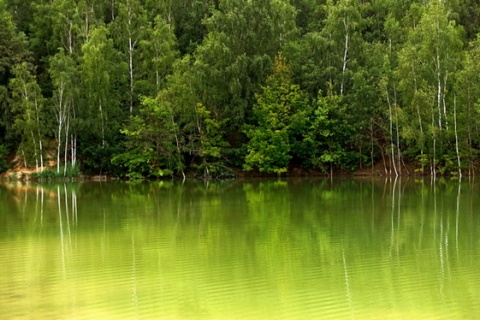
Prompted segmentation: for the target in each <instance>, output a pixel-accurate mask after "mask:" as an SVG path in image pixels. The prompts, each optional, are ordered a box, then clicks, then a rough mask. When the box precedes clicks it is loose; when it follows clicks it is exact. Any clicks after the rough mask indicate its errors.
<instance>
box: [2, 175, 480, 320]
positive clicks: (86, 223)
mask: <svg viewBox="0 0 480 320" xmlns="http://www.w3.org/2000/svg"><path fill="white" fill-rule="evenodd" d="M478 194H479V187H478V186H477V185H476V184H473V183H469V182H462V183H458V182H457V181H440V182H436V183H434V184H432V183H431V182H430V181H405V180H402V181H401V180H397V181H395V180H381V181H379V180H374V181H371V180H338V181H337V180H334V181H330V180H284V181H230V182H218V183H212V182H210V183H209V184H205V183H203V182H195V183H193V182H192V183H188V184H181V183H172V182H160V183H159V182H157V183H141V184H128V183H75V184H73V183H72V184H43V185H39V184H28V185H21V184H17V185H3V186H1V187H0V272H1V275H0V310H2V311H1V314H2V315H1V316H0V318H1V317H3V318H5V319H106V318H112V319H136V318H138V319H153V318H158V319H476V318H477V316H478V314H480V286H479V285H480V276H479V271H480V267H479V265H480V264H479V251H478V249H479V239H480V238H479V237H478V234H480V230H479V229H480V224H479V222H480V218H479V217H478V213H477V211H478V210H477V208H479V205H480V199H479V197H478V196H477V195H478Z"/></svg>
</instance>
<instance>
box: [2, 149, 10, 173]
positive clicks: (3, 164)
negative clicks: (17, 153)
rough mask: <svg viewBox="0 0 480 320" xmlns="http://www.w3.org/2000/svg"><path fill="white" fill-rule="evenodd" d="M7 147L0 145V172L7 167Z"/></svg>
mask: <svg viewBox="0 0 480 320" xmlns="http://www.w3.org/2000/svg"><path fill="white" fill-rule="evenodd" d="M7 156H8V149H7V148H6V147H5V146H2V145H0V173H1V172H3V171H6V170H8V169H9V167H10V166H9V165H8V162H7Z"/></svg>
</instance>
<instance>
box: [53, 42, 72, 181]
mask: <svg viewBox="0 0 480 320" xmlns="http://www.w3.org/2000/svg"><path fill="white" fill-rule="evenodd" d="M49 72H50V76H51V78H52V83H53V85H54V93H53V98H52V102H53V106H54V113H55V120H56V140H57V152H56V153H57V172H60V164H61V154H62V148H63V168H64V172H63V173H64V175H66V170H67V166H68V163H67V161H68V156H67V155H68V149H69V148H68V146H69V145H70V150H71V152H70V160H71V162H70V164H71V167H72V168H74V167H75V165H76V147H75V146H76V141H77V137H76V132H73V131H72V126H73V122H74V121H75V110H74V109H75V100H76V99H77V98H78V90H77V87H78V85H79V82H78V78H79V77H78V69H77V65H76V64H75V61H74V59H73V58H72V57H71V55H70V54H66V53H65V51H63V50H60V52H59V53H57V54H56V55H55V56H53V57H52V59H50V68H49Z"/></svg>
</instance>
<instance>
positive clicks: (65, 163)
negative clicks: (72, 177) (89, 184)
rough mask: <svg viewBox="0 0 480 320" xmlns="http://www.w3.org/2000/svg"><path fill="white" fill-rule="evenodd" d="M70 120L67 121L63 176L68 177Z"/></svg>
mask: <svg viewBox="0 0 480 320" xmlns="http://www.w3.org/2000/svg"><path fill="white" fill-rule="evenodd" d="M69 122H70V121H69V119H68V117H67V118H66V119H65V148H64V159H63V165H64V167H63V176H64V177H66V176H67V166H68V162H67V158H68V135H69V131H70V130H69V127H70V123H69Z"/></svg>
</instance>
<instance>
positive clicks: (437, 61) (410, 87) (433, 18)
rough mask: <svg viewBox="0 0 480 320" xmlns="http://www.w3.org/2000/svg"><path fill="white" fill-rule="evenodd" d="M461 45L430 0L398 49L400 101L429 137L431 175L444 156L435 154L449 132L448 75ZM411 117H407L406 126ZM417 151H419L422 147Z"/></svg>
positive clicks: (444, 146)
mask: <svg viewBox="0 0 480 320" xmlns="http://www.w3.org/2000/svg"><path fill="white" fill-rule="evenodd" d="M461 49H462V36H461V32H460V30H459V29H458V27H457V26H456V25H455V23H454V22H453V21H451V20H449V19H448V12H447V11H446V9H445V6H444V4H443V3H442V2H431V3H429V4H428V5H427V6H426V7H425V10H424V11H423V14H422V17H421V20H420V22H419V24H418V26H416V27H415V28H412V29H411V30H410V31H409V34H408V39H407V42H406V44H405V47H404V48H403V49H402V51H401V52H400V65H399V69H400V72H401V77H402V82H401V85H402V91H403V93H404V102H405V103H406V106H407V107H408V106H410V107H413V110H412V111H413V112H411V113H409V114H416V115H417V118H418V124H419V129H420V133H421V136H425V138H426V141H427V140H428V141H429V144H430V152H429V154H428V155H427V156H428V162H429V164H430V169H431V174H432V175H433V176H435V175H436V174H437V169H438V166H439V164H440V163H441V162H442V161H444V160H445V158H444V159H439V158H438V157H439V155H442V154H444V153H445V152H447V148H448V139H449V134H450V136H451V133H452V132H453V131H452V128H453V127H452V126H451V123H450V121H451V120H452V118H453V117H452V115H453V106H452V105H451V103H452V101H453V97H452V96H450V95H449V92H451V91H452V90H450V89H451V87H452V84H453V82H452V75H453V74H454V73H455V72H456V70H457V68H458V66H459V64H458V61H459V59H458V57H459V52H460V50H461ZM411 120H413V119H411ZM411 120H410V119H408V117H407V119H406V123H405V124H404V125H405V128H406V129H407V128H409V127H410V124H411V123H412V121H411ZM412 137H413V136H412ZM414 139H416V138H414ZM421 152H422V154H423V149H422V150H421ZM425 160H426V159H423V160H422V161H425Z"/></svg>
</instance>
